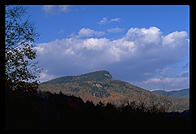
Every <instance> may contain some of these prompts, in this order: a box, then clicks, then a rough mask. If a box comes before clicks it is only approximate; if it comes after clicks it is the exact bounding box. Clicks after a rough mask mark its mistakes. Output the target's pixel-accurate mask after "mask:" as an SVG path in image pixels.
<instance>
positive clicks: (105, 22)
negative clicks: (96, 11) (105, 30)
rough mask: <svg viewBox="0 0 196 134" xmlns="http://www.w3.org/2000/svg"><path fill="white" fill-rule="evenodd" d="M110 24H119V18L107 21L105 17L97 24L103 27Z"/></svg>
mask: <svg viewBox="0 0 196 134" xmlns="http://www.w3.org/2000/svg"><path fill="white" fill-rule="evenodd" d="M111 22H120V18H112V19H108V18H107V17H103V18H102V19H101V20H100V21H99V22H98V24H100V25H104V24H108V23H111Z"/></svg>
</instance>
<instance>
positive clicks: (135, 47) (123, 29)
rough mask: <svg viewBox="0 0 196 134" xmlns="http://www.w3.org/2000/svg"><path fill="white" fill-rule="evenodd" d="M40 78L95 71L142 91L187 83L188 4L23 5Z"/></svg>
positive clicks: (45, 78) (168, 87)
mask: <svg viewBox="0 0 196 134" xmlns="http://www.w3.org/2000/svg"><path fill="white" fill-rule="evenodd" d="M25 7H27V11H28V14H30V15H31V20H32V22H33V23H34V24H35V27H36V30H37V32H38V33H39V34H40V39H39V40H37V41H36V43H35V44H36V47H35V49H37V53H38V57H37V58H38V61H39V63H40V66H41V67H42V68H43V72H42V73H41V75H40V80H41V81H46V80H49V79H52V78H56V77H59V76H66V75H78V74H83V73H87V72H91V71H96V70H101V69H104V70H108V71H109V72H110V73H111V74H112V75H113V77H114V78H116V79H121V80H125V81H128V82H130V83H133V84H135V85H138V86H141V87H144V88H146V89H149V90H152V89H154V90H155V89H167V90H172V89H181V88H187V87H189V70H188V68H189V53H188V50H189V6H186V5H176V6H175V5H161V6H158V5H155V6H149V5H143V6H142V5H140V6H139V5H138V6H136V5H69V6H66V5H65V6H62V5H61V6H58V5H56V6H47V5H45V6H44V5H39V6H25Z"/></svg>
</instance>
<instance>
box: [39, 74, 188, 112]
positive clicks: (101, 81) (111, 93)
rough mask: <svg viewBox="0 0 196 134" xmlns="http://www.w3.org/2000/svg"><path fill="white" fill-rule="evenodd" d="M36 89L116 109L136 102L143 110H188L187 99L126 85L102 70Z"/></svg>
mask: <svg viewBox="0 0 196 134" xmlns="http://www.w3.org/2000/svg"><path fill="white" fill-rule="evenodd" d="M38 90H41V91H49V92H52V93H59V92H62V93H63V94H66V95H74V96H76V97H80V98H82V99H83V100H84V101H87V100H88V101H92V102H93V103H95V104H97V103H99V102H100V101H101V102H103V103H108V102H110V103H112V104H115V105H117V106H119V105H122V104H126V103H127V102H129V103H130V102H135V103H136V104H141V103H143V104H144V105H145V106H146V107H150V106H152V105H157V106H159V107H165V108H166V107H168V109H167V111H184V110H186V109H189V101H188V99H184V98H174V97H170V96H165V95H161V94H157V93H154V92H151V91H148V90H145V89H143V88H140V87H137V86H135V85H132V84H130V83H128V82H124V81H121V80H117V79H114V78H113V77H112V75H111V74H110V73H109V72H108V71H105V70H101V71H96V72H91V73H87V74H82V75H79V76H65V77H60V78H56V79H53V80H50V81H47V82H43V83H41V84H40V85H39V88H38Z"/></svg>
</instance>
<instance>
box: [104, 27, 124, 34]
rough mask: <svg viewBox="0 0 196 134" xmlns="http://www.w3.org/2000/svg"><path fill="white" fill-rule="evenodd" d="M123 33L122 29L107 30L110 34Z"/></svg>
mask: <svg viewBox="0 0 196 134" xmlns="http://www.w3.org/2000/svg"><path fill="white" fill-rule="evenodd" d="M122 31H123V29H122V28H118V27H116V28H110V29H108V30H107V32H109V33H120V32H122Z"/></svg>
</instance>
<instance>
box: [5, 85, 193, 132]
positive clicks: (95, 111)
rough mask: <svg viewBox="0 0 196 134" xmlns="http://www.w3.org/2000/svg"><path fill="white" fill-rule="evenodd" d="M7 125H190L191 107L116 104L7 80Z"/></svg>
mask: <svg viewBox="0 0 196 134" xmlns="http://www.w3.org/2000/svg"><path fill="white" fill-rule="evenodd" d="M6 84H8V85H6V88H7V89H8V90H7V92H6V126H7V129H189V128H190V127H191V126H190V125H191V124H190V118H189V111H184V112H182V113H178V112H172V113H166V112H164V109H163V108H162V109H161V108H157V107H156V106H153V107H152V108H151V109H145V107H144V106H143V105H142V104H141V105H140V106H138V105H135V104H134V102H132V103H130V104H127V105H124V106H121V107H116V106H114V105H112V104H110V103H108V104H106V105H104V104H103V103H101V102H100V103H99V104H97V105H94V104H93V103H92V102H89V101H87V102H83V100H82V99H81V98H78V97H74V96H66V95H63V94H62V93H60V94H52V93H49V92H41V91H39V92H37V90H36V88H37V87H36V86H35V85H34V84H28V83H24V82H21V83H18V84H17V85H18V87H16V89H15V90H14V91H13V90H10V89H9V83H6Z"/></svg>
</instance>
